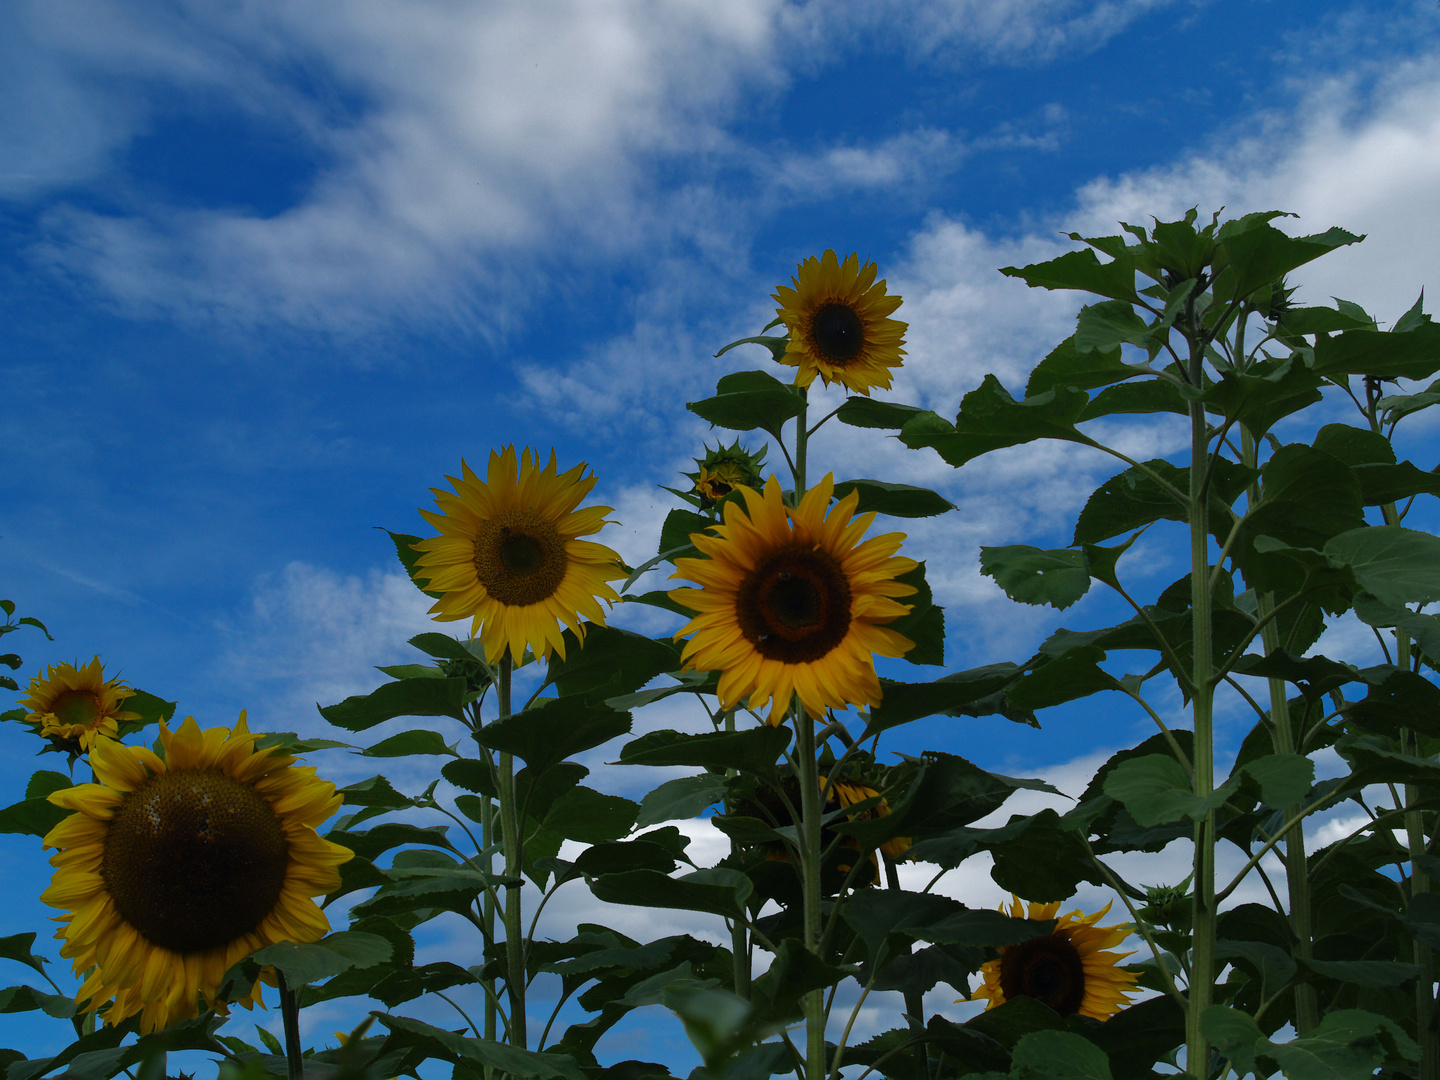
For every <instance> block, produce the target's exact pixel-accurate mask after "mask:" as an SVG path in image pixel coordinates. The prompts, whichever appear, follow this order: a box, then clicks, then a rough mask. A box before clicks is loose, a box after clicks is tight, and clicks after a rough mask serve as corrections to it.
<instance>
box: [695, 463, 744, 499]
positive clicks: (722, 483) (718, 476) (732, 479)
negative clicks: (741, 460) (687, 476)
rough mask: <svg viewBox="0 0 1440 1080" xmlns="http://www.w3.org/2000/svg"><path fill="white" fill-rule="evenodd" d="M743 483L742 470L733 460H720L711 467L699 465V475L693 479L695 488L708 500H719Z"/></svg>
mask: <svg viewBox="0 0 1440 1080" xmlns="http://www.w3.org/2000/svg"><path fill="white" fill-rule="evenodd" d="M744 483H745V473H744V470H743V469H741V468H740V466H739V465H738V464H736V463H735V462H733V461H722V462H720V463H719V464H718V465H716V466H715V467H714V468H713V469H712V468H709V467H708V466H705V465H701V466H700V475H699V476H698V477H697V478H696V480H695V490H696V491H698V492H699V493H700V494H701V495H703V496H705V499H706V500H707V501H708V502H719V501H720V500H721V499H723V498H725V496H726V495H729V494H730V493H731V492H732V491H734V490H735V489H736V488H737V487H741V486H743V485H744Z"/></svg>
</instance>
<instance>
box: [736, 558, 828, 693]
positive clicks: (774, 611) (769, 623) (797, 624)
mask: <svg viewBox="0 0 1440 1080" xmlns="http://www.w3.org/2000/svg"><path fill="white" fill-rule="evenodd" d="M735 619H736V621H737V622H738V623H739V624H740V632H741V633H742V634H744V635H745V639H746V640H747V641H749V642H750V644H752V645H754V646H755V651H756V652H758V653H759V654H760V655H761V656H764V657H767V658H769V659H771V660H780V661H782V662H784V663H787V664H803V663H807V662H809V661H811V660H819V659H820V658H821V657H822V656H825V655H826V654H827V653H829V652H830V650H831V649H833V648H835V646H836V645H839V644H840V642H841V641H843V640H844V639H845V635H846V633H848V632H849V630H850V582H849V581H848V580H847V579H846V577H845V570H844V568H843V567H842V566H841V565H840V564H839V562H837V561H836V560H835V559H834V558H833V557H832V556H830V555H829V554H827V553H826V552H824V551H821V550H819V549H818V548H813V547H807V546H805V545H803V544H791V545H790V546H788V547H783V548H780V549H779V550H777V551H774V552H772V553H771V554H770V555H769V556H767V557H766V558H764V559H762V560H761V561H760V562H759V564H758V565H757V566H756V567H755V569H754V570H752V571H750V573H749V574H747V575H746V577H745V580H744V581H742V582H741V583H740V588H739V589H738V590H737V592H736V602H735Z"/></svg>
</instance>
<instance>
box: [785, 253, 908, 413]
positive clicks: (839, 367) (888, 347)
mask: <svg viewBox="0 0 1440 1080" xmlns="http://www.w3.org/2000/svg"><path fill="white" fill-rule="evenodd" d="M877 272H878V270H877V267H876V266H875V264H874V263H866V264H865V266H864V268H863V269H862V268H861V266H860V257H859V256H858V255H851V256H850V257H849V258H847V259H846V260H845V262H844V263H841V262H839V260H838V259H837V258H836V257H835V252H834V251H827V252H825V254H824V255H823V256H822V257H821V258H818V259H817V258H815V257H814V256H813V255H812V256H811V257H810V258H808V259H806V260H805V261H804V262H802V263H801V264H800V268H799V271H798V272H797V273H796V275H795V277H793V278H791V284H792V285H793V286H794V288H790V287H787V286H785V285H780V286H777V287H776V289H775V294H774V298H775V302H776V303H777V304H779V305H780V307H779V309H778V311H777V314H778V315H779V316H780V319H781V321H783V322H784V324H785V328H786V329H787V330H788V331H789V332H790V344H789V346H788V347H787V348H786V349H785V355H784V357H782V358H781V363H784V364H791V365H794V366H798V367H799V369H800V370H799V372H797V373H796V375H795V385H796V386H809V385H810V384H811V383H812V382H814V381H815V376H816V375H819V376H820V378H822V379H823V380H825V383H826V385H829V384H830V383H832V382H838V383H840V384H841V385H843V386H844V387H845V388H846V389H848V390H852V391H854V392H855V393H857V394H864V395H865V396H866V397H869V396H870V388H871V387H872V386H878V387H881V388H882V389H889V386H890V369H891V368H894V367H899V366H900V363H901V361H900V357H901V356H903V355H904V354H905V350H904V349H903V348H901V345H902V344H903V343H904V341H905V329H906V325H907V324H905V323H903V322H899V321H898V320H896V319H891V318H889V315H890V314H891V313H892V312H893V311H894V310H895V309H896V308H898V307H899V306H900V297H898V296H886V295H885V282H884V281H883V280H881V281H878V282H877V281H876V280H875V275H876V273H877Z"/></svg>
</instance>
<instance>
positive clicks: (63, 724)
mask: <svg viewBox="0 0 1440 1080" xmlns="http://www.w3.org/2000/svg"><path fill="white" fill-rule="evenodd" d="M134 694H135V691H134V690H132V689H131V688H130V687H129V686H127V685H126V684H125V683H124V682H123V681H122V680H120V679H109V680H107V679H106V678H105V671H104V669H103V668H102V667H101V665H100V658H99V657H98V656H97V657H95V659H93V660H91V661H90V663H88V664H85V665H83V666H77V665H75V664H55V665H53V666H51V667H47V668H46V669H45V674H44V675H43V676H42V675H37V676H35V678H33V679H31V680H30V689H29V691H28V693H27V694H26V696H25V697H23V698H21V699H20V706H21V708H23V709H25V710H26V712H25V717H24V722H25V723H27V724H29V725H31V726H32V727H33V728H34V729H35V731H36V733H37V734H38V735H40V736H41V737H42V738H44V739H48V740H50V742H51V745H52V746H54V747H55V749H58V750H68V751H69V752H70V753H71V755H72V756H78V755H79V754H81V753H86V752H88V751H89V750H90V749H91V748H92V747H93V746H94V745H95V740H96V739H115V738H118V737H119V735H120V724H121V723H123V722H125V721H127V720H139V719H140V714H139V713H134V712H128V711H126V710H125V709H124V708H122V706H123V704H124V702H125V699H126V698H130V697H133V696H134Z"/></svg>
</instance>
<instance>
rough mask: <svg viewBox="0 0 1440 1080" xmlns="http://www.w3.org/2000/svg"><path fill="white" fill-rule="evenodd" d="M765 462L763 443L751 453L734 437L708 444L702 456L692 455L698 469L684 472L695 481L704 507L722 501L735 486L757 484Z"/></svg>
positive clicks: (755, 486) (733, 490)
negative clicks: (722, 443)
mask: <svg viewBox="0 0 1440 1080" xmlns="http://www.w3.org/2000/svg"><path fill="white" fill-rule="evenodd" d="M764 464H765V449H764V447H762V448H761V449H760V451H759V453H755V454H752V453H750V452H749V451H748V450H746V449H745V448H743V447H742V446H741V445H740V440H739V439H736V440H735V442H734V443H732V444H731V445H730V446H716V447H715V449H713V450H711V449H709V448H708V447H707V448H706V451H705V456H704V457H703V458H696V459H695V466H696V468H697V469H698V470H699V471H698V472H693V473H686V474H685V475H686V476H688V477H689V478H690V479H691V480H693V481H694V482H695V485H694V488H693V491H694V493H695V494H696V495H698V496H699V504H700V506H701V508H702V509H705V508H709V507H711V506H714V505H715V504H716V503H720V502H723V501H724V500H725V499H726V498H727V497H728V496H730V495H732V494H734V492H735V489H736V488H742V487H750V488H758V487H759V486H760V469H761V467H762V466H763V465H764Z"/></svg>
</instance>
